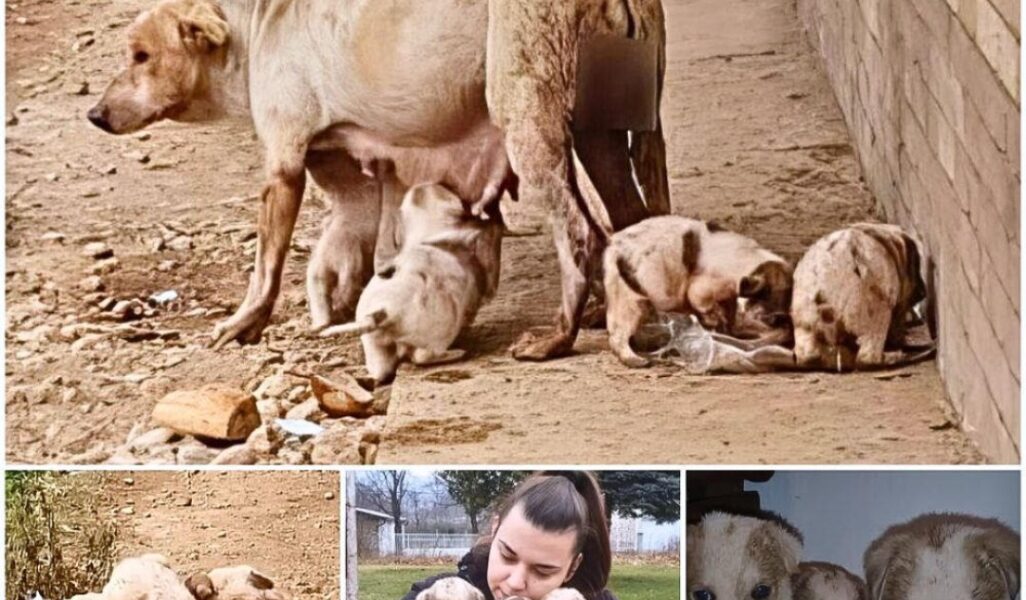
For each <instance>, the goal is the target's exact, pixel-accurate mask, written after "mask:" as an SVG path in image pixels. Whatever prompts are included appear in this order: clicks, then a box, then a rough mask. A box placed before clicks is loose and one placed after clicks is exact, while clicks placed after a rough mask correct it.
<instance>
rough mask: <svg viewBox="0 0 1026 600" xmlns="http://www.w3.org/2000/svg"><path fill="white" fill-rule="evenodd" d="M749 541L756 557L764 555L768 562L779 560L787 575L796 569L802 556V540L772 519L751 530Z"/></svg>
mask: <svg viewBox="0 0 1026 600" xmlns="http://www.w3.org/2000/svg"><path fill="white" fill-rule="evenodd" d="M750 543H751V544H752V548H753V549H754V551H755V553H756V556H757V557H759V558H763V557H764V559H765V560H766V561H768V562H770V563H772V562H775V561H780V565H781V567H783V571H784V573H787V576H788V577H790V576H791V575H793V574H794V573H795V572H797V571H798V563H799V561H801V558H802V541H801V540H800V539H799V537H798V536H797V535H795V534H794V533H791V532H790V531H788V530H787V529H785V528H784V527H783V526H781V525H780V524H778V523H775V522H773V521H766V522H764V523H762V524H761V525H759V527H758V528H756V529H755V530H754V531H753V532H752V537H751V542H750ZM761 562H762V561H760V564H761Z"/></svg>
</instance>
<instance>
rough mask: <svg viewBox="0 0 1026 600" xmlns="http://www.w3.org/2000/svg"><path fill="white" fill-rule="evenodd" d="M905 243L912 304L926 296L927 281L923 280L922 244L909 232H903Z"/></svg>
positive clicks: (906, 269) (906, 267) (906, 268)
mask: <svg viewBox="0 0 1026 600" xmlns="http://www.w3.org/2000/svg"><path fill="white" fill-rule="evenodd" d="M901 238H902V241H903V242H904V243H905V272H906V273H907V274H908V278H909V280H910V281H911V282H912V297H911V301H910V304H918V303H919V302H920V301H921V300H924V299H925V298H926V281H924V280H923V270H924V269H923V257H922V253H920V251H919V249H920V244H919V242H918V241H917V240H916V239H915V238H914V237H912V236H910V235H908V234H907V233H903V234H901Z"/></svg>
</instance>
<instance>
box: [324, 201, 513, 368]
mask: <svg viewBox="0 0 1026 600" xmlns="http://www.w3.org/2000/svg"><path fill="white" fill-rule="evenodd" d="M399 210H400V215H401V217H400V218H401V229H402V246H401V248H400V250H399V253H398V254H397V255H396V257H395V261H394V263H393V264H392V265H391V266H390V267H388V268H386V269H385V270H383V271H381V272H379V273H378V274H376V275H375V276H374V277H373V278H372V279H371V281H370V283H368V284H367V287H366V288H365V289H364V291H363V294H362V295H361V296H360V301H359V303H358V304H357V306H356V320H355V321H353V322H352V323H347V324H344V325H337V326H334V327H329V328H327V329H325V330H324V331H322V332H321V335H324V336H330V335H339V334H352V333H359V334H361V338H360V340H361V342H362V343H363V352H364V358H365V360H366V365H367V370H368V372H369V373H370V375H371V376H372V377H373V378H374V380H375V382H377V384H379V385H384V384H387V383H389V382H391V381H392V380H393V379H394V377H395V372H396V369H397V368H398V366H399V362H400V361H401V360H403V359H406V358H409V359H412V360H413V362H414V363H416V364H421V365H426V364H434V363H439V362H448V361H452V360H458V359H459V358H461V357H462V356H463V355H464V354H465V352H463V351H462V350H449V346H450V345H451V344H452V343H453V341H455V340H456V336H458V335H459V333H460V331H462V330H463V328H464V327H466V326H468V325H469V324H470V323H472V322H473V320H474V317H475V316H476V315H477V311H478V309H479V308H480V307H481V305H482V304H484V303H485V302H487V301H488V300H489V299H491V297H492V296H493V295H494V294H495V289H496V287H497V286H498V279H499V255H500V251H501V242H502V239H501V237H502V224H501V222H500V219H497V218H491V219H488V220H482V219H479V218H476V217H474V216H472V215H470V214H469V213H468V211H467V209H466V207H465V206H464V204H463V202H462V201H461V200H460V199H459V198H458V197H457V196H456V195H455V194H453V193H452V192H449V191H448V190H446V189H445V188H444V187H442V186H440V185H423V186H417V187H414V188H412V189H411V190H410V191H409V192H408V193H407V194H406V197H405V198H404V199H403V203H402V206H401V207H400V209H399Z"/></svg>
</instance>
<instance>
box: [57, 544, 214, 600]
mask: <svg viewBox="0 0 1026 600" xmlns="http://www.w3.org/2000/svg"><path fill="white" fill-rule="evenodd" d="M139 598H153V599H154V600H196V599H195V598H194V597H193V595H192V594H191V593H190V592H189V590H188V589H187V588H186V587H185V586H184V585H182V582H180V581H178V575H176V574H175V572H174V571H172V570H171V567H170V563H169V562H168V560H167V558H165V557H164V556H161V555H160V554H144V555H143V556H139V557H137V558H126V559H125V560H123V561H121V562H119V563H118V564H117V566H115V567H114V570H113V571H111V574H110V579H109V580H108V581H107V585H105V586H103V592H102V593H100V594H82V595H79V596H73V597H72V599H71V600H137V599H139Z"/></svg>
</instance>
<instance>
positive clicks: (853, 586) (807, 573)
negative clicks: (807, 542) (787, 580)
mask: <svg viewBox="0 0 1026 600" xmlns="http://www.w3.org/2000/svg"><path fill="white" fill-rule="evenodd" d="M791 587H792V588H793V590H794V600H869V595H868V594H867V593H866V584H865V583H863V582H862V579H860V578H859V577H858V576H856V575H853V574H852V573H850V572H849V571H848V570H847V569H845V568H844V567H840V566H838V565H834V564H830V563H825V562H803V563H800V564H799V565H798V572H797V573H796V574H795V575H794V577H792V578H791Z"/></svg>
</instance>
